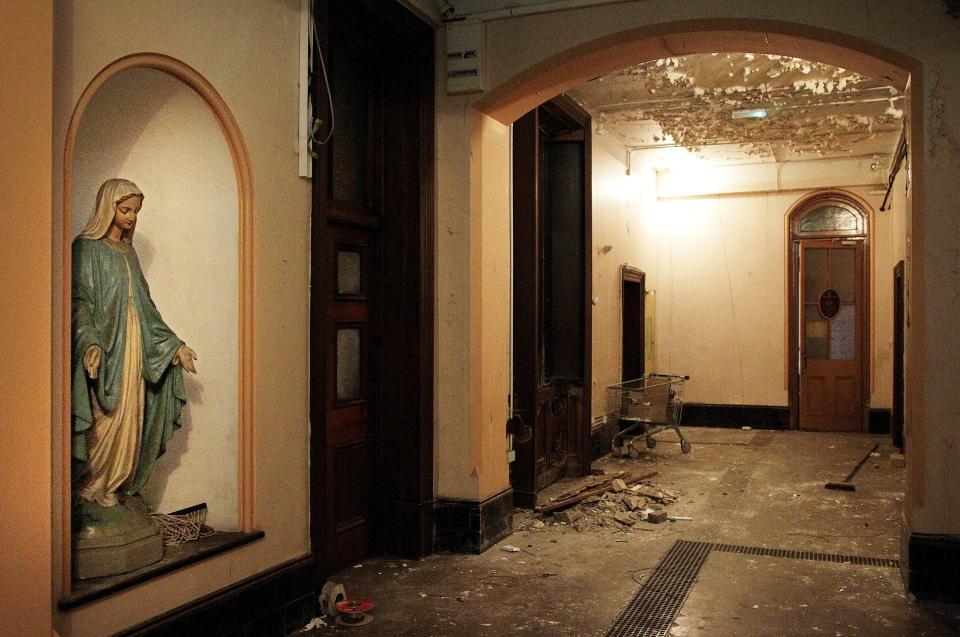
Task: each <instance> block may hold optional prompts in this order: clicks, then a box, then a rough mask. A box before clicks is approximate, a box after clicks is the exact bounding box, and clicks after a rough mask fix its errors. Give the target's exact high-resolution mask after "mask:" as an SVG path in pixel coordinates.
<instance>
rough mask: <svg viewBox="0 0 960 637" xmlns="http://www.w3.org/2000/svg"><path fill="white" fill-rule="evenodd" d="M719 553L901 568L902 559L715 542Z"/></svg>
mask: <svg viewBox="0 0 960 637" xmlns="http://www.w3.org/2000/svg"><path fill="white" fill-rule="evenodd" d="M713 550H714V551H717V552H718V553H739V554H741V555H760V556H763V557H782V558H785V559H789V560H812V561H814V562H835V563H837V564H855V565H857V566H885V567H887V568H900V560H894V559H890V558H886V557H861V556H859V555H837V554H834V553H817V552H815V551H793V550H789V549H771V548H766V547H762V546H739V545H737V544H714V545H713Z"/></svg>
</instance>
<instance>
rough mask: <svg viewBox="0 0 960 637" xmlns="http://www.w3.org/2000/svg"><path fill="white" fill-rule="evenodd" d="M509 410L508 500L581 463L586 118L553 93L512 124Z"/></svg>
mask: <svg viewBox="0 0 960 637" xmlns="http://www.w3.org/2000/svg"><path fill="white" fill-rule="evenodd" d="M513 150H514V163H513V173H514V209H513V232H514V238H513V257H514V268H513V277H514V279H513V282H514V283H513V288H514V289H513V348H514V358H513V383H514V392H513V397H512V401H513V410H514V413H515V414H516V415H518V416H519V417H520V418H521V419H522V420H523V421H524V422H525V423H528V424H529V425H530V426H531V427H532V436H530V437H529V440H517V441H515V442H516V445H515V450H516V460H515V461H514V463H513V464H512V465H511V470H510V478H511V479H510V482H511V485H512V486H513V489H514V502H515V503H516V504H517V505H518V506H522V507H532V506H535V505H536V498H537V491H539V490H540V489H543V488H544V487H546V486H547V485H549V484H552V483H553V482H555V481H556V480H557V479H558V478H560V477H562V476H565V475H582V474H584V473H587V472H588V471H589V469H590V455H589V443H590V419H589V414H590V395H591V394H590V365H591V348H590V273H591V264H590V249H589V246H590V242H591V238H590V229H591V214H590V200H591V195H590V175H591V170H590V152H591V150H590V116H589V115H588V114H587V113H586V112H585V111H583V110H582V109H581V108H580V107H579V106H577V105H576V104H575V103H574V102H573V101H572V100H571V99H569V98H567V97H565V96H561V97H558V98H556V99H553V100H551V101H550V102H547V103H546V104H543V105H542V106H540V107H538V108H537V109H535V110H533V111H531V112H530V113H528V114H527V115H525V116H524V117H522V118H521V119H519V120H518V121H517V122H515V123H514V125H513Z"/></svg>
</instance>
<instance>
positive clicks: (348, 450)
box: [325, 224, 374, 569]
mask: <svg viewBox="0 0 960 637" xmlns="http://www.w3.org/2000/svg"><path fill="white" fill-rule="evenodd" d="M327 230H328V251H327V259H328V263H327V276H328V282H327V290H328V291H329V292H328V301H327V321H326V325H327V351H328V353H329V354H328V356H327V375H326V379H327V380H326V391H325V395H326V401H325V402H326V409H325V415H326V447H327V452H326V460H327V471H326V477H327V489H326V493H327V507H326V509H327V511H328V518H327V520H326V530H327V531H326V532H327V547H326V548H327V563H328V564H329V565H330V566H331V568H333V569H338V568H342V567H344V566H347V565H349V564H351V563H355V562H358V561H360V560H362V559H363V558H364V557H365V556H366V553H367V538H368V532H369V530H368V510H369V498H370V482H371V478H370V466H369V463H368V460H367V459H368V457H369V448H368V440H369V428H370V392H371V390H372V382H371V365H370V351H371V347H370V343H369V339H370V330H369V323H368V318H369V313H370V310H369V302H370V292H371V290H370V268H371V265H372V264H373V261H374V259H373V256H374V252H373V251H371V250H370V245H371V241H372V238H373V231H372V230H368V229H361V228H350V227H345V226H339V225H336V224H330V225H328V226H327Z"/></svg>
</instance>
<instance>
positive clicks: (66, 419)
mask: <svg viewBox="0 0 960 637" xmlns="http://www.w3.org/2000/svg"><path fill="white" fill-rule="evenodd" d="M138 68H146V69H155V70H158V71H162V72H164V73H167V74H168V75H171V76H173V77H174V78H176V79H178V80H180V81H181V82H183V83H184V84H186V85H187V86H188V87H190V88H191V89H192V90H193V91H194V92H195V93H196V94H197V95H198V96H199V97H200V99H201V101H202V102H203V103H204V105H205V106H206V107H207V108H208V109H209V111H210V113H211V114H212V115H213V117H214V119H215V120H216V121H217V124H218V126H219V127H220V131H221V132H222V133H223V136H224V140H225V141H226V143H227V147H228V148H229V150H230V156H231V158H232V159H233V168H234V172H235V174H236V177H237V199H238V201H237V203H238V210H237V214H238V228H239V232H238V237H237V240H238V246H239V255H238V256H239V281H238V290H239V298H238V319H239V323H238V326H237V327H238V341H239V342H238V354H239V372H238V376H239V377H238V379H237V380H238V384H237V387H238V395H237V401H238V426H237V448H238V459H237V460H238V462H237V467H238V475H237V488H238V499H237V502H238V521H239V526H240V529H241V530H242V531H243V532H246V533H249V532H252V531H253V529H254V494H255V491H254V443H255V440H254V426H253V419H254V413H255V411H254V406H255V405H254V391H253V381H254V272H255V266H254V239H255V238H254V192H253V164H252V161H251V159H250V153H249V152H248V151H247V147H246V143H245V142H244V140H243V135H242V133H241V131H240V126H239V124H237V121H236V119H235V118H234V117H233V114H232V113H231V111H230V108H229V107H228V106H227V103H226V102H225V101H224V100H223V98H222V97H221V96H220V94H219V93H218V92H217V90H216V89H215V88H214V87H213V85H212V84H211V83H210V82H209V81H208V80H207V79H206V78H205V77H204V76H203V75H202V74H200V73H199V72H198V71H197V70H195V69H194V68H192V67H191V66H189V65H187V64H185V63H184V62H181V61H180V60H177V59H176V58H173V57H170V56H168V55H164V54H162V53H135V54H132V55H127V56H125V57H122V58H120V59H118V60H115V61H114V62H111V63H110V64H108V65H107V66H106V67H104V68H103V69H102V70H101V71H100V72H99V73H97V75H96V76H94V78H93V79H92V80H91V81H90V83H89V84H88V85H87V87H86V88H85V89H84V90H83V93H81V95H80V98H79V99H78V100H77V104H76V106H75V107H74V110H73V114H72V116H71V118H70V125H69V128H68V129H67V136H66V143H65V144H64V149H63V218H64V220H65V221H64V223H63V224H62V225H63V232H62V236H61V238H60V250H61V254H62V259H63V264H64V265H63V277H64V281H66V282H67V283H66V284H65V285H64V286H63V291H62V295H61V299H60V302H61V304H62V305H61V307H63V308H65V311H64V312H63V314H62V318H61V322H60V334H59V341H60V343H59V345H60V352H61V360H62V364H61V366H60V370H58V371H59V380H60V383H61V387H62V388H63V390H62V391H61V395H62V396H63V400H62V404H61V409H60V424H61V447H62V449H61V458H60V462H61V465H62V467H63V470H62V471H61V476H62V477H61V482H62V484H61V491H62V496H61V499H62V509H63V511H62V520H63V523H62V528H61V529H60V532H61V535H62V537H61V544H62V547H61V548H62V551H63V553H62V554H63V563H64V564H63V579H62V582H61V593H60V595H61V596H67V595H69V594H70V590H71V575H70V574H71V568H70V559H71V537H70V507H71V500H72V493H71V485H70V457H71V456H70V449H71V446H70V445H71V440H70V431H71V427H70V425H69V423H70V395H71V392H70V381H71V379H70V311H69V310H68V309H67V308H69V307H70V294H71V291H70V284H69V281H70V280H71V273H70V268H71V258H70V246H71V242H72V239H73V237H72V234H73V232H72V224H71V222H70V219H71V218H72V189H73V154H74V147H75V145H76V141H77V133H78V131H79V129H80V122H81V120H82V118H83V114H84V112H85V111H86V109H87V107H88V106H89V104H90V101H91V100H92V99H93V97H94V95H96V93H97V91H98V90H100V88H101V87H102V86H103V85H104V83H106V82H107V81H108V80H109V79H110V78H112V77H113V76H115V75H117V74H119V73H121V72H123V71H127V70H130V69H138Z"/></svg>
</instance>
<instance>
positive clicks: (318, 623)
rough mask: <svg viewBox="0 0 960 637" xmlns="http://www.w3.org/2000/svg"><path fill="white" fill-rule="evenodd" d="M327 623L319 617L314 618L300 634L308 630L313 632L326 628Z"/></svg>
mask: <svg viewBox="0 0 960 637" xmlns="http://www.w3.org/2000/svg"><path fill="white" fill-rule="evenodd" d="M326 625H327V622H325V621H323V619H321V618H320V617H314V618H313V619H311V620H310V623H309V624H307V625H306V626H304V627H303V630H302V632H307V631H308V630H313V629H314V628H324V627H326Z"/></svg>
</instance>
